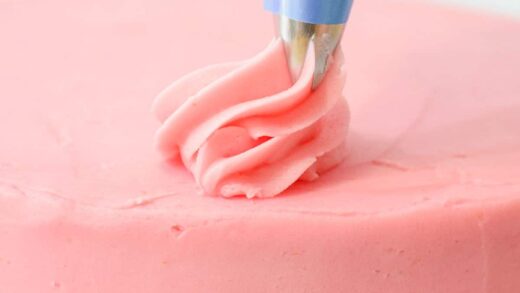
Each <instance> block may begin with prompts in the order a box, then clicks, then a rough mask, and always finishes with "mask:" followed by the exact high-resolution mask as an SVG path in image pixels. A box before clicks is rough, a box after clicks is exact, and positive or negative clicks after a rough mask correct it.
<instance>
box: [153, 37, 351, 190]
mask: <svg viewBox="0 0 520 293" xmlns="http://www.w3.org/2000/svg"><path fill="white" fill-rule="evenodd" d="M283 50H284V49H283V44H282V43H281V42H280V41H273V42H272V43H271V44H270V45H269V46H268V47H267V48H266V49H265V50H264V51H263V52H261V53H260V54H258V55H257V56H255V57H254V58H252V59H250V60H248V61H245V62H239V63H228V64H220V65H213V66H209V67H206V68H203V69H200V70H197V71H195V72H193V73H191V74H188V75H186V76H185V77H183V78H181V79H180V80H178V81H176V82H174V83H173V84H171V85H170V86H169V87H168V88H166V89H165V90H164V91H163V92H162V93H160V94H159V96H158V97H157V99H156V100H155V102H154V105H153V112H154V113H155V115H156V116H157V117H158V119H159V120H160V121H161V122H162V125H161V127H160V128H159V130H158V131H157V133H156V145H157V147H158V149H159V150H160V152H161V153H162V154H163V155H164V156H165V157H166V158H167V159H173V158H177V157H180V158H181V160H182V162H183V164H184V165H185V166H186V168H187V169H189V170H190V172H191V173H192V174H193V175H194V177H195V179H196V181H197V183H198V184H199V185H200V186H201V187H202V188H203V189H204V192H205V193H207V194H211V195H221V196H224V197H231V196H237V195H245V196H246V197H248V198H252V197H272V196H275V195H277V194H279V193H281V192H282V191H284V190H285V189H287V188H288V187H289V186H290V185H292V184H293V183H294V182H296V181H298V180H313V179H315V178H317V177H318V176H319V174H321V173H323V172H325V171H326V170H328V169H330V168H332V167H334V166H335V165H337V164H338V163H340V162H341V160H342V159H343V157H344V155H345V148H344V140H345V137H346V132H347V128H348V121H349V112H348V107H347V103H346V100H345V98H344V97H343V95H342V91H343V86H344V82H345V73H344V70H343V62H342V58H341V57H342V56H341V52H339V53H338V54H336V55H337V56H335V58H334V59H335V60H333V61H332V63H331V66H330V69H329V72H328V74H327V76H326V78H325V79H324V80H323V82H322V83H321V84H320V86H319V87H318V88H317V89H316V90H314V91H312V90H311V83H312V78H313V71H314V61H313V60H314V53H313V52H312V50H311V51H310V52H309V57H308V58H307V62H306V64H305V66H304V69H303V72H302V74H301V76H300V78H299V79H298V81H297V82H296V83H294V84H293V83H292V81H291V77H290V74H289V71H288V69H287V65H286V60H285V54H284V51H283ZM338 51H340V50H338Z"/></svg>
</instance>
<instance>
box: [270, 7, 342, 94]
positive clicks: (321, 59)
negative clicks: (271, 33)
mask: <svg viewBox="0 0 520 293" xmlns="http://www.w3.org/2000/svg"><path fill="white" fill-rule="evenodd" d="M275 24H276V30H277V34H278V36H279V37H280V38H281V39H282V40H283V42H284V47H285V55H286V57H287V64H288V66H289V70H290V72H291V76H292V78H293V82H296V80H297V79H298V78H299V77H300V74H301V72H302V69H303V65H304V63H305V58H306V55H307V51H308V49H309V45H310V44H311V42H312V43H313V44H314V50H315V58H316V60H315V61H316V63H315V64H316V66H315V69H314V78H313V81H312V89H316V88H317V87H318V85H319V84H320V83H321V81H322V80H323V78H324V77H325V74H326V73H327V69H328V66H329V64H328V61H329V58H330V56H331V55H333V54H334V52H335V50H336V48H337V47H338V45H339V43H340V41H341V37H342V36H343V30H344V29H345V24H312V23H306V22H301V21H297V20H294V19H291V18H288V17H286V16H279V15H277V16H275Z"/></svg>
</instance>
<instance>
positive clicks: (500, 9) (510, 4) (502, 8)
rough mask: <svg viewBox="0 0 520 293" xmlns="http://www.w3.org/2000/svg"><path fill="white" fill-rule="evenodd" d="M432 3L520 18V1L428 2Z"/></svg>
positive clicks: (437, 0) (434, 0) (457, 0)
mask: <svg viewBox="0 0 520 293" xmlns="http://www.w3.org/2000/svg"><path fill="white" fill-rule="evenodd" d="M429 1H433V2H438V3H443V4H448V5H457V6H463V7H469V8H473V9H478V10H487V11H493V12H496V13H499V14H503V15H508V16H516V17H520V0H429Z"/></svg>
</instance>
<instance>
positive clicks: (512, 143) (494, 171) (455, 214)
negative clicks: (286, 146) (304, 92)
mask: <svg viewBox="0 0 520 293" xmlns="http://www.w3.org/2000/svg"><path fill="white" fill-rule="evenodd" d="M259 4H260V1H244V0H219V1H208V0H190V1H162V0H76V1H70V0H48V1H24V0H0V36H1V41H0V42H1V45H0V293H93V292H94V293H107V292H108V293H172V292H181V293H184V292H188V293H207V292H211V293H242V292H248V293H271V292H273V293H278V292H312V293H314V292H319V293H337V292H348V293H358V292H361V293H517V292H520V245H519V244H520V176H519V174H520V164H519V162H520V135H518V134H519V133H520V100H519V98H518V97H519V96H520V83H519V82H518V77H519V76H520V58H518V52H520V38H518V37H516V38H515V36H518V35H520V22H518V21H514V20H511V19H503V18H500V17H496V16H492V15H485V14H481V13H470V12H467V11H459V10H455V9H445V8H442V7H437V6H435V5H426V4H424V3H423V4H421V3H418V2H417V1H415V0H414V1H411V0H366V1H365V0H363V1H357V2H356V4H355V7H354V13H353V14H352V17H351V20H350V22H349V26H348V29H347V31H346V32H345V37H344V41H343V43H342V48H343V49H344V51H345V55H346V56H348V58H347V62H346V68H347V70H348V84H347V86H345V89H344V91H343V94H344V96H346V97H348V103H349V109H350V113H351V117H352V119H351V123H350V125H349V133H348V137H347V141H346V146H347V150H348V156H347V158H346V159H345V162H344V163H342V164H341V165H339V166H337V167H336V168H334V169H333V170H331V171H330V172H327V173H326V174H323V175H322V176H321V177H320V179H319V180H316V181H315V182H311V183H307V182H297V183H295V184H293V185H292V186H291V188H289V189H287V190H286V191H285V192H284V194H283V196H276V197H275V198H270V199H269V200H255V199H253V200H247V199H245V198H242V197H236V198H233V199H231V200H227V199H223V198H220V197H210V196H196V195H197V193H198V191H199V189H198V188H197V186H196V184H195V182H193V180H190V176H191V175H190V174H189V172H186V171H185V170H183V169H182V168H177V167H172V166H171V165H170V164H165V163H164V158H163V157H161V156H160V155H159V154H158V152H157V151H156V150H155V149H154V147H153V145H152V142H153V135H154V132H155V131H156V130H157V128H158V126H159V123H158V122H157V121H156V120H155V119H154V118H153V117H152V116H151V115H150V113H149V108H150V103H151V100H150V98H151V97H153V96H154V94H156V93H157V92H158V91H159V90H160V89H161V88H163V87H164V85H166V84H168V83H170V82H171V80H172V79H174V78H176V77H179V76H181V75H182V74H183V73H185V72H189V71H191V70H193V69H195V68H198V67H201V66H204V65H205V64H212V63H219V62H222V61H224V60H241V59H244V58H246V57H247V56H253V55H254V54H255V53H256V52H258V51H260V50H261V49H262V48H263V47H264V46H265V44H266V43H268V42H269V40H270V39H271V37H272V35H273V31H272V17H271V15H270V14H269V13H262V12H261V11H260V7H259ZM202 6H203V7H204V8H205V9H202V10H201V9H200V8H201V7H202ZM237 11H240V13H237ZM194 16H197V17H194ZM237 23H240V24H242V25H237ZM411 24H413V25H411ZM180 27H182V29H177V28H180ZM219 76H220V75H219ZM178 101H182V100H180V99H179V100H178ZM173 106H175V105H173Z"/></svg>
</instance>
